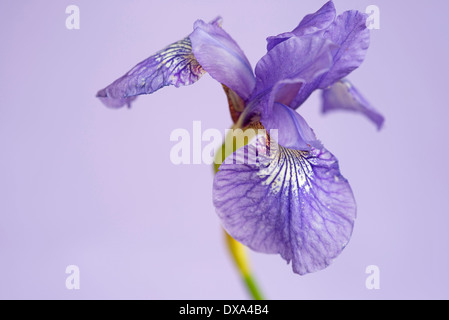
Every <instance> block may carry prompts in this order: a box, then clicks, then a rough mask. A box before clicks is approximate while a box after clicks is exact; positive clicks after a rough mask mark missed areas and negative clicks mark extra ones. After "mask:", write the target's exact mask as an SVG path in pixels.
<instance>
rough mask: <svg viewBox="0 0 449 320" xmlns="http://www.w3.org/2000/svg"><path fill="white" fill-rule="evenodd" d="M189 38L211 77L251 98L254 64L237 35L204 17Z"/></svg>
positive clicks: (196, 54)
mask: <svg viewBox="0 0 449 320" xmlns="http://www.w3.org/2000/svg"><path fill="white" fill-rule="evenodd" d="M190 39H191V41H192V48H193V53H194V54H195V57H196V59H197V60H198V61H199V63H200V64H201V66H202V67H203V68H204V69H205V70H206V71H207V72H208V73H209V74H210V75H211V76H212V78H214V79H215V80H217V81H218V82H220V83H222V84H224V85H225V86H227V87H228V88H230V89H232V90H233V91H235V92H236V93H237V94H238V95H239V96H240V97H241V98H242V99H244V100H246V99H248V98H249V96H250V94H251V92H252V90H253V88H254V85H255V78H254V74H253V71H252V68H251V64H250V63H249V61H248V59H247V58H246V56H245V54H244V53H243V51H242V49H240V47H239V46H238V44H237V43H236V42H235V41H234V39H232V38H231V37H230V36H229V35H228V34H227V33H226V32H225V31H224V30H223V29H222V28H220V27H218V26H217V25H213V24H207V23H205V22H204V21H202V20H198V21H197V22H195V25H194V31H193V33H192V34H191V35H190Z"/></svg>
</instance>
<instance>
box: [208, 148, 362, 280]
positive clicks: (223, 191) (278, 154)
mask: <svg viewBox="0 0 449 320" xmlns="http://www.w3.org/2000/svg"><path fill="white" fill-rule="evenodd" d="M245 148H246V149H247V151H250V150H249V149H250V148H254V146H253V145H247V146H246V147H245ZM271 151H272V152H270V156H265V158H264V159H262V160H261V161H260V162H259V163H257V164H228V163H227V162H225V163H223V164H222V165H221V166H220V171H219V172H218V173H217V174H216V175H215V179H214V188H213V201H214V205H215V208H216V212H217V214H218V216H219V217H220V219H221V221H222V224H223V227H224V228H225V229H226V231H227V232H228V233H229V234H230V235H231V236H232V237H233V238H235V239H236V240H238V241H239V242H241V243H243V244H244V245H246V246H248V247H250V248H251V249H253V250H255V251H259V252H264V253H279V254H280V255H281V256H282V258H284V259H285V260H286V261H287V262H290V261H292V267H293V271H294V272H295V273H298V274H300V275H304V274H306V273H310V272H315V271H318V270H321V269H324V268H326V267H327V266H328V265H329V264H330V263H331V262H332V260H333V259H334V258H336V257H337V256H338V255H339V254H340V253H341V251H342V250H343V249H344V248H345V246H346V245H347V243H348V241H349V239H350V237H351V233H352V229H353V224H354V220H355V218H356V205H355V201H354V197H353V194H352V191H351V188H350V186H349V184H348V182H347V180H346V179H345V178H344V177H343V176H342V175H341V174H340V171H339V167H338V162H337V159H336V158H335V157H334V156H333V155H332V154H331V153H330V152H328V151H327V150H325V149H321V150H318V149H312V150H311V151H309V152H304V151H298V150H291V149H287V148H284V147H282V146H278V147H277V149H275V150H273V149H272V150H271Z"/></svg>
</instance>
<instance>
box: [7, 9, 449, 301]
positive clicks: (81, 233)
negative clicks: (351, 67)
mask: <svg viewBox="0 0 449 320" xmlns="http://www.w3.org/2000/svg"><path fill="white" fill-rule="evenodd" d="M324 3H325V1H316V0H314V1H312V0H308V1H306V0H302V1H293V0H281V1H274V0H271V1H268V0H264V1H235V0H227V1H205V0H202V1H199V0H195V1H194V0H188V1H186V0H182V1H181V0H179V1H173V0H172V1H143V0H142V1H124V0H123V1H105V0H97V1H86V0H84V1H81V0H74V1H14V2H13V1H2V2H0V38H1V42H2V43H1V48H0V298H2V299H11V298H14V299H16V298H18V299H30V298H31V299H246V298H247V297H248V296H247V294H246V291H245V288H244V287H243V285H242V283H241V281H240V278H239V276H238V274H237V272H236V270H235V268H234V265H233V262H232V261H231V260H230V257H229V255H228V252H227V251H226V247H225V245H224V239H223V234H222V231H221V227H220V222H219V220H218V218H217V216H216V214H215V211H214V207H213V205H212V196H211V195H212V181H213V172H212V168H211V167H210V166H208V165H205V164H203V165H179V166H176V165H174V164H172V162H171V161H170V149H171V148H172V146H173V145H174V144H175V143H174V142H171V141H170V139H169V137H170V133H171V132H172V131H173V130H175V129H178V128H184V129H187V130H189V131H191V130H192V122H193V121H201V123H202V128H203V130H205V129H208V128H216V129H219V130H222V132H224V130H225V129H226V128H228V127H229V126H230V125H231V119H230V116H229V113H228V108H227V101H226V97H225V95H224V93H223V90H222V88H221V86H220V85H219V84H217V83H216V82H215V81H214V80H212V78H210V76H208V75H206V76H204V77H203V79H201V80H200V81H199V82H198V83H197V84H195V85H194V86H190V87H183V88H180V89H176V88H174V87H169V88H165V89H164V90H161V91H158V92H157V93H155V94H152V95H150V96H142V97H139V98H138V99H137V100H136V102H135V103H134V105H133V108H132V109H130V110H129V109H126V108H124V109H120V110H111V109H107V108H105V107H104V106H103V105H102V104H101V102H100V101H99V100H98V99H96V98H95V94H96V92H97V90H99V89H101V88H103V87H105V86H106V85H108V84H109V83H111V82H112V81H113V80H115V79H116V78H118V77H119V76H121V75H123V74H124V73H125V72H127V71H128V70H129V69H130V68H131V67H133V66H134V65H135V64H136V63H137V62H139V61H141V60H143V59H145V58H147V57H148V56H150V55H151V54H153V53H155V52H156V51H158V50H160V49H162V48H163V47H165V46H166V45H168V44H170V43H172V42H174V41H176V40H179V39H181V38H182V37H184V36H186V35H188V34H189V33H190V32H191V31H192V25H193V22H194V21H195V20H196V19H198V18H201V19H204V20H206V21H207V20H211V19H213V18H214V17H215V16H217V15H221V16H222V17H223V18H224V24H223V27H224V28H225V30H226V31H227V32H228V33H230V34H231V35H232V36H233V37H234V39H235V40H236V41H237V42H238V43H239V44H240V46H241V48H242V49H243V50H244V51H245V53H246V55H247V57H248V59H249V60H250V61H251V63H252V64H253V66H255V64H256V63H257V61H258V60H259V59H260V57H262V56H263V55H264V54H265V52H266V48H265V45H266V42H265V38H266V37H267V36H270V35H276V34H279V33H282V32H285V31H290V30H292V29H293V28H294V27H296V25H297V24H298V23H299V21H300V20H301V18H302V17H303V16H305V15H306V14H308V13H311V12H314V11H316V10H317V9H319V8H320V7H321V6H322V5H323V4H324ZM334 3H335V5H336V7H337V11H338V13H341V12H343V11H344V10H348V9H358V10H360V11H363V12H364V11H365V8H366V7H367V6H368V5H373V4H374V5H376V6H378V7H379V9H380V29H378V30H372V31H371V35H372V36H371V47H370V49H369V51H368V55H367V57H366V60H365V62H364V63H363V64H362V66H361V67H360V68H359V69H358V70H356V71H355V72H354V73H353V74H351V75H350V77H349V79H350V80H351V81H352V82H353V83H354V84H355V85H356V86H357V87H358V88H359V89H360V91H362V92H363V94H364V95H365V97H366V98H367V99H368V100H370V102H371V103H372V104H373V105H374V106H375V107H376V108H377V109H378V110H379V111H380V112H382V113H383V115H384V116H385V117H386V122H385V126H384V128H383V129H382V130H381V131H380V132H378V131H377V130H376V128H375V126H374V125H373V124H372V123H370V122H369V121H368V120H366V119H365V118H363V117H362V116H360V115H355V114H351V113H333V114H329V115H326V116H322V115H321V114H320V108H319V106H320V99H319V98H320V97H319V94H317V93H315V94H314V95H313V96H312V97H311V98H310V99H309V100H308V101H307V102H306V103H305V104H304V105H303V106H302V107H301V109H300V110H299V112H300V113H301V114H302V115H303V116H304V118H305V119H307V121H308V123H309V124H310V126H311V127H312V128H313V129H314V130H315V133H316V134H317V136H318V137H319V138H320V139H321V141H323V143H324V145H325V146H326V147H327V149H329V150H330V151H332V152H333V153H334V154H335V155H336V156H337V158H338V159H339V161H340V166H341V171H342V173H343V175H344V176H345V177H346V178H347V179H348V180H349V181H350V183H351V186H352V188H353V190H354V193H355V197H356V200H357V204H358V218H357V220H356V224H355V229H354V233H353V236H352V239H351V241H350V243H349V245H348V247H347V248H346V249H345V250H344V252H343V253H342V254H341V256H340V257H339V258H338V259H336V260H335V262H334V263H333V264H332V265H331V266H330V267H328V268H327V269H325V270H323V271H320V272H318V273H314V274H309V275H306V276H302V277H301V276H298V275H296V274H294V273H293V272H292V271H291V266H290V265H287V264H286V263H285V262H284V260H282V259H281V258H280V257H279V256H277V255H264V254H259V253H255V252H251V253H250V256H251V260H252V265H253V269H254V272H255V275H256V277H257V278H258V280H259V282H260V286H261V287H262V290H263V291H264V293H265V295H266V296H267V298H270V299H430V298H436V299H448V298H449V276H448V274H449V273H448V270H449V253H448V252H449V250H448V243H449V232H448V231H447V229H448V226H449V214H448V207H447V202H445V201H446V200H447V199H448V196H449V193H448V191H449V187H448V179H449V172H448V169H447V164H446V163H445V161H446V160H447V159H448V157H449V152H448V147H447V142H446V138H447V136H448V130H447V128H448V124H447V118H448V116H449V111H448V110H449V109H448V102H447V76H448V74H449V64H448V60H447V58H448V56H449V43H448V41H447V34H448V31H449V30H448V26H447V23H446V21H447V17H446V15H447V12H448V10H449V2H447V1H443V0H439V1H437V0H430V1H425V2H423V1H414V2H410V1H386V0H375V1H371V0H369V1H367V0H362V1H360V0H357V1H356V0H347V1H346V0H335V1H334ZM72 4H73V5H77V6H78V7H79V9H80V29H79V30H68V29H67V28H66V25H65V21H66V18H67V17H68V14H66V13H65V10H66V7H67V6H68V5H72ZM68 265H77V266H78V267H79V269H80V286H81V287H80V290H67V288H66V286H65V281H66V278H67V276H68V275H67V274H66V273H65V270H66V267H67V266H68ZM369 265H376V266H378V267H379V269H380V289H379V290H368V289H367V288H366V286H365V280H366V278H367V277H368V275H367V274H366V273H365V270H366V267H367V266H369Z"/></svg>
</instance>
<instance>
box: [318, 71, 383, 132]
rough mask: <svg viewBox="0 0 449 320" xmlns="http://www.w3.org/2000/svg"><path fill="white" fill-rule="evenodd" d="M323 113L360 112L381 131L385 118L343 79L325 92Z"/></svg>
mask: <svg viewBox="0 0 449 320" xmlns="http://www.w3.org/2000/svg"><path fill="white" fill-rule="evenodd" d="M322 98H323V109H322V111H323V113H326V112H329V111H332V110H348V111H354V112H359V113H361V114H363V115H365V116H366V117H367V118H368V119H370V120H371V121H372V122H374V123H375V124H376V126H377V129H378V130H380V129H381V128H382V125H383V123H384V121H385V119H384V117H383V116H382V115H381V114H380V113H379V112H378V111H377V110H376V109H374V108H373V107H372V106H371V105H370V103H369V102H368V101H367V100H366V99H365V98H364V97H363V96H362V95H361V94H360V92H359V91H358V90H357V88H356V87H354V86H353V85H352V84H351V83H350V82H349V81H348V80H346V79H343V80H341V81H338V82H336V83H334V84H333V85H332V86H331V87H329V88H327V89H325V90H323V93H322Z"/></svg>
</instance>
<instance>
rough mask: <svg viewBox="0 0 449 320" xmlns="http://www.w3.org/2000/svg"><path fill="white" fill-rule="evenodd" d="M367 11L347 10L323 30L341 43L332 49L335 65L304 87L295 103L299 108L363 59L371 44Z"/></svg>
mask: <svg viewBox="0 0 449 320" xmlns="http://www.w3.org/2000/svg"><path fill="white" fill-rule="evenodd" d="M365 22H366V15H365V14H364V13H361V12H359V11H346V12H344V13H342V14H341V15H339V16H338V17H337V19H336V20H335V22H334V23H332V25H331V26H330V27H329V28H328V29H327V30H326V31H323V32H324V33H323V37H325V38H327V39H329V40H331V41H332V42H333V43H335V44H336V45H338V48H337V49H334V50H333V52H332V60H333V63H332V66H331V67H330V69H329V71H328V72H326V73H325V74H323V75H322V76H321V77H318V78H316V79H315V80H314V81H312V82H310V83H307V84H305V85H304V86H302V87H301V90H300V91H299V92H298V95H297V96H296V97H295V99H293V101H292V103H291V105H290V106H291V107H292V108H298V107H299V106H301V105H302V104H303V103H304V101H305V100H306V99H307V98H308V97H309V96H310V95H311V94H312V92H313V91H315V90H316V89H325V88H327V87H329V86H331V85H332V84H334V83H335V82H336V81H339V80H340V79H342V78H344V77H345V76H347V75H348V74H349V73H351V72H352V71H353V70H354V69H356V68H357V67H358V66H360V64H361V63H362V62H363V60H364V58H365V55H366V51H367V49H368V47H369V38H370V35H369V30H368V29H367V28H366V25H365Z"/></svg>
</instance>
